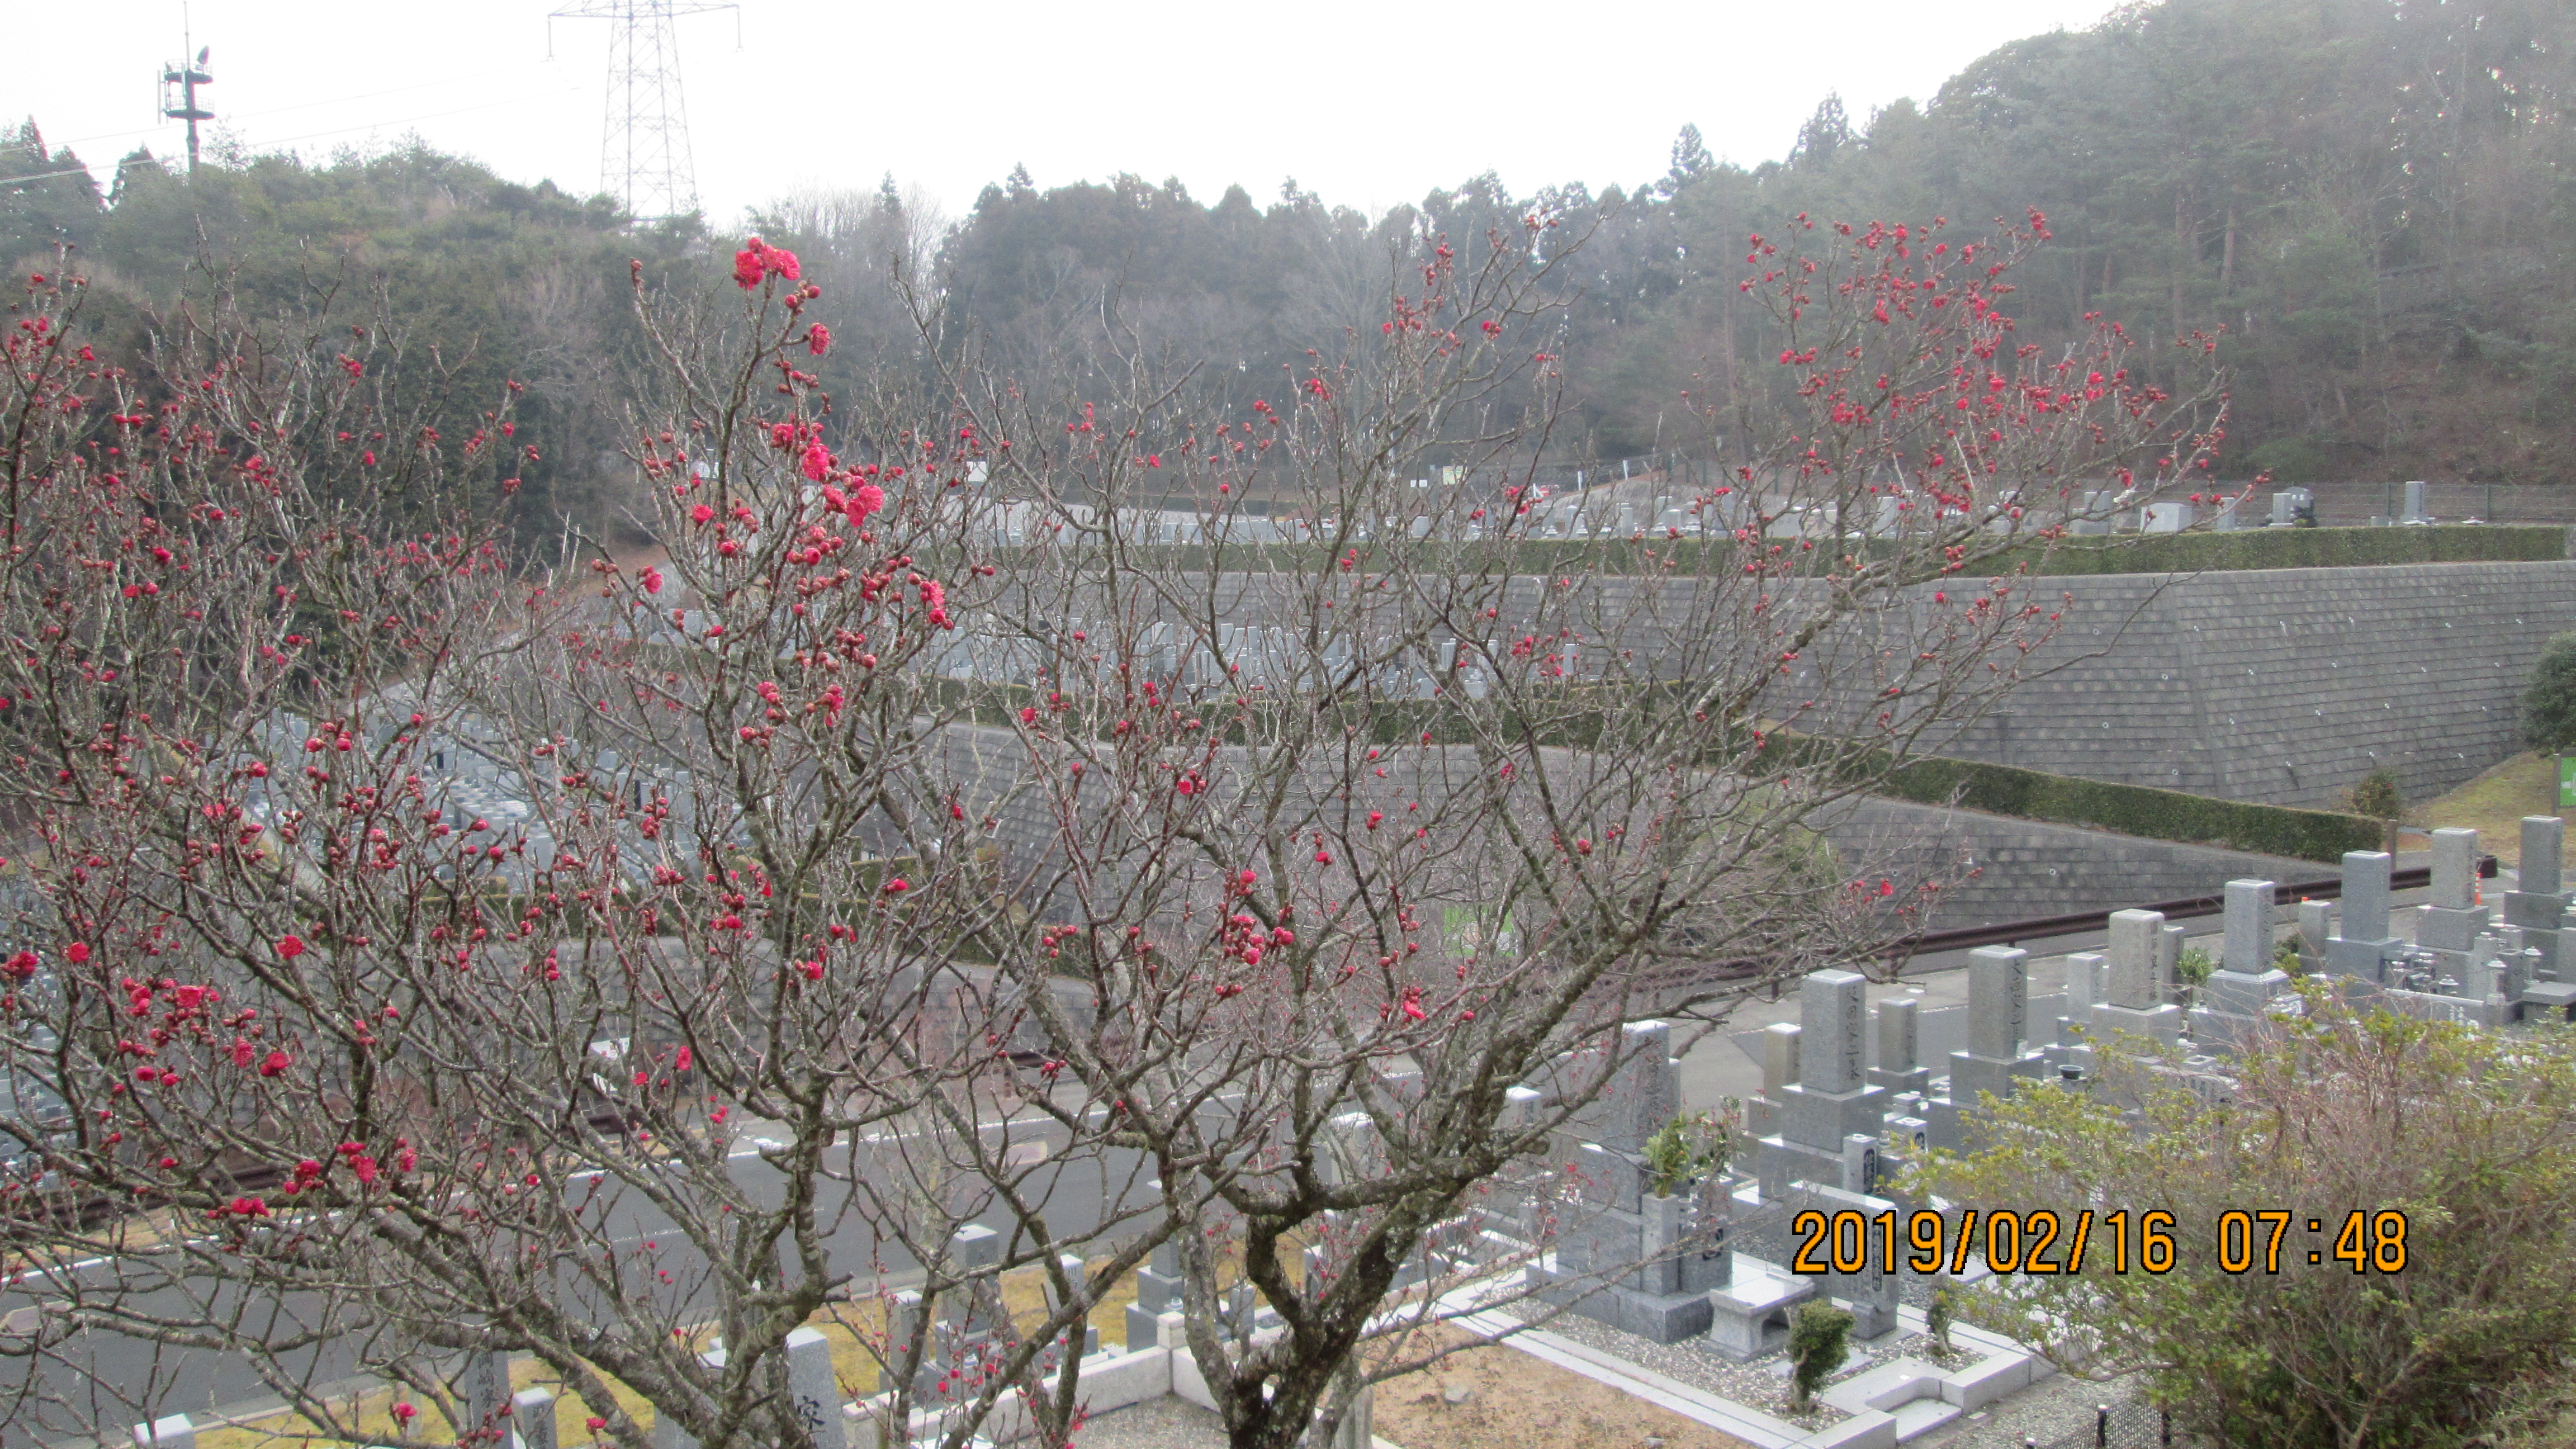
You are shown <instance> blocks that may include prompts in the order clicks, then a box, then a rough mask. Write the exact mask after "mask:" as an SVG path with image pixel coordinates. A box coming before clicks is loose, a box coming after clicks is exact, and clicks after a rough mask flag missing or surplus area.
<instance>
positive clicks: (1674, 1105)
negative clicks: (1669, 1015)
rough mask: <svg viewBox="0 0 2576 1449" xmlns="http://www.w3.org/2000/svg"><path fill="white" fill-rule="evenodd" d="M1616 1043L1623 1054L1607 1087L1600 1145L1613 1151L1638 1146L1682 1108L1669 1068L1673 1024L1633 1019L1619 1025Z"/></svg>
mask: <svg viewBox="0 0 2576 1449" xmlns="http://www.w3.org/2000/svg"><path fill="white" fill-rule="evenodd" d="M1619 1049H1620V1051H1621V1053H1622V1055H1623V1058H1624V1060H1622V1062H1621V1063H1620V1067H1619V1076H1618V1079H1617V1080H1616V1081H1615V1082H1614V1083H1613V1084H1612V1086H1611V1089H1610V1091H1611V1100H1610V1124H1611V1125H1610V1130H1609V1131H1607V1132H1605V1133H1604V1134H1603V1135H1602V1138H1601V1145H1602V1146H1604V1147H1607V1148H1609V1149H1610V1150H1611V1151H1613V1152H1643V1151H1645V1150H1646V1139H1647V1138H1649V1137H1652V1136H1654V1135H1655V1134H1656V1133H1658V1132H1660V1131H1662V1130H1664V1125H1665V1124H1666V1123H1668V1122H1670V1121H1672V1120H1673V1115H1674V1114H1675V1113H1676V1112H1679V1111H1680V1110H1681V1093H1680V1089H1679V1086H1678V1084H1677V1083H1676V1082H1675V1081H1674V1074H1673V1028H1672V1025H1671V1024H1670V1023H1669V1022H1661V1021H1640V1022H1632V1023H1630V1024H1629V1025H1627V1026H1625V1027H1622V1028H1620V1032H1619Z"/></svg>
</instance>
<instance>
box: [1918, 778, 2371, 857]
mask: <svg viewBox="0 0 2576 1449" xmlns="http://www.w3.org/2000/svg"><path fill="white" fill-rule="evenodd" d="M1879 793H1881V794H1885V795H1891V796H1894V797H1895V798H1897V799H1900V800H1914V801H1919V802H1921V803H1923V804H1927V805H1939V804H1946V803H1949V802H1950V801H1951V800H1952V799H1954V798H1955V799H1956V801H1957V803H1959V804H1960V805H1962V806H1965V807H1966V808H1968V809H1970V810H1983V811H1986V812H1988V813H1990V814H1995V815H2010V816H2012V817H2014V818H2016V819H2020V820H2044V821H2049V822H2052V823H2055V824H2059V825H2080V826H2085V827H2087V828H2091V829H2096V830H2114V831H2118V832H2119V833H2121V834H2123V835H2139V836H2144V837H2146V838H2147V839H2150V840H2171V841H2176V842H2180V843H2183V844H2190V845H2215V846H2222V847H2225V848H2227V849H2230V850H2243V851H2250V852H2252V853H2254V854H2258V855H2279V856H2287V857H2289V858H2290V859H2293V860H2314V861H2322V862H2328V863H2332V862H2336V861H2340V860H2342V859H2343V856H2344V852H2345V851H2348V850H2377V849H2378V848H2379V845H2380V839H2381V836H2382V834H2383V831H2382V828H2381V826H2380V825H2379V823H2378V822H2377V821H2375V820H2368V819H2360V818H2356V816H2354V815H2344V814H2338V813H2336V812H2334V811H2330V810H2301V809H2296V808H2294V807H2291V806H2287V805H2257V804H2250V803H2246V802H2242V801H2235V800H2215V799H2211V798H2210V797H2208V796H2206V795H2192V794H2186V793H2185V792H2183V791H2180V790H2159V789H2156V788H2154V787H2153V786H2148V785H2115V784H2111V783H2109V782H2107V781H2103V780H2085V779H2079V778H2077V777H2075V776H2072V775H2052V774H2049V773H2047V772H2045V771H2042V770H2025V769H2021V768H2019V767H2017V766H2013V765H1988V764H1980V763H1977V762H1975V761H1970V760H1949V759H1940V758H1935V757H1925V758H1922V759H1917V760H1909V761H1907V762H1906V763H1905V764H1904V765H1903V766H1901V767H1899V768H1898V769H1896V770H1895V771H1893V772H1892V773H1890V775H1889V776H1888V778H1887V782H1886V785H1885V786H1884V787H1883V788H1882V789H1881V790H1880V792H1879Z"/></svg>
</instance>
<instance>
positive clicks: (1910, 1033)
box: [1869, 996, 1932, 1094]
mask: <svg viewBox="0 0 2576 1449" xmlns="http://www.w3.org/2000/svg"><path fill="white" fill-rule="evenodd" d="M1915 1018H1916V1006H1915V1002H1914V998H1912V997H1910V996H1891V997H1889V998H1888V999H1886V1000H1885V1001H1882V1002H1880V1003H1879V1004H1878V1064H1877V1065H1876V1066H1873V1067H1871V1068H1870V1069H1869V1080H1870V1082H1871V1083H1872V1084H1873V1085H1876V1086H1881V1087H1885V1088H1886V1089H1887V1090H1888V1091H1889V1092H1890V1093H1891V1094H1893V1093H1900V1092H1924V1091H1929V1090H1930V1089H1931V1086H1932V1069H1931V1068H1930V1067H1927V1066H1925V1065H1923V1060H1922V1042H1921V1038H1920V1036H1919V1034H1918V1026H1917V1022H1916V1019H1915Z"/></svg>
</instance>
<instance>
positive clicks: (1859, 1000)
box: [1798, 971, 1869, 1092]
mask: <svg viewBox="0 0 2576 1449" xmlns="http://www.w3.org/2000/svg"><path fill="white" fill-rule="evenodd" d="M1868 987H1869V981H1868V978H1866V977H1864V976H1862V975H1860V974H1859V973H1858V972H1855V971H1815V972H1810V973H1808V976H1807V979H1806V981H1805V983H1804V984H1803V985H1801V986H1800V988H1799V1003H1798V1006H1799V1011H1798V1015H1799V1026H1800V1031H1799V1033H1798V1070H1799V1081H1800V1082H1801V1083H1803V1084H1804V1085H1805V1086H1807V1087H1808V1088H1810V1089H1811V1090H1814V1091H1818V1092H1848V1091H1850V1090H1851V1089H1853V1088H1854V1087H1857V1086H1859V1085H1860V1084H1861V1071H1862V1060H1863V1059H1862V1040H1861V1027H1862V1022H1863V1019H1864V1017H1865V1015H1866V1012H1867V1006H1866V1001H1867V996H1866V993H1867V990H1868Z"/></svg>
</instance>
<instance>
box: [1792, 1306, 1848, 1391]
mask: <svg viewBox="0 0 2576 1449" xmlns="http://www.w3.org/2000/svg"><path fill="white" fill-rule="evenodd" d="M1851 1329H1852V1316H1851V1314H1850V1313H1849V1312H1848V1311H1846V1310H1844V1309H1840V1308H1836V1307H1834V1306H1833V1305H1832V1304H1830V1303H1802V1304H1800V1305H1799V1306H1798V1311H1797V1312H1796V1313H1794V1314H1792V1315H1790V1318H1789V1401H1790V1403H1791V1404H1792V1405H1794V1406H1795V1407H1797V1408H1799V1409H1802V1410H1803V1409H1805V1408H1806V1407H1807V1405H1808V1404H1809V1403H1810V1402H1811V1401H1813V1400H1814V1398H1815V1396H1816V1390H1817V1389H1818V1388H1819V1387H1821V1386H1822V1385H1823V1383H1824V1381H1825V1380H1826V1379H1827V1378H1828V1377H1830V1376H1831V1375H1832V1373H1833V1371H1834V1370H1836V1369H1838V1368H1841V1367H1842V1366H1843V1360H1844V1359H1846V1358H1848V1357H1850V1355H1851Z"/></svg>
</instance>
